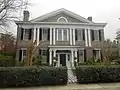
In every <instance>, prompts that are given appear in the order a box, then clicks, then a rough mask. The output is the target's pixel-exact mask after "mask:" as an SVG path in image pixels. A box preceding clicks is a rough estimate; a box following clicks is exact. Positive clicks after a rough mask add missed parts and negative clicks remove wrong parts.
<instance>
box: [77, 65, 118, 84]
mask: <svg viewBox="0 0 120 90" xmlns="http://www.w3.org/2000/svg"><path fill="white" fill-rule="evenodd" d="M75 72H76V76H77V80H78V83H96V82H118V81H120V66H109V67H103V66H82V67H76V70H75Z"/></svg>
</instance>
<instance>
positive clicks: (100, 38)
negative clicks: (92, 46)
mask: <svg viewBox="0 0 120 90" xmlns="http://www.w3.org/2000/svg"><path fill="white" fill-rule="evenodd" d="M99 40H100V41H101V40H102V36H101V30H99Z"/></svg>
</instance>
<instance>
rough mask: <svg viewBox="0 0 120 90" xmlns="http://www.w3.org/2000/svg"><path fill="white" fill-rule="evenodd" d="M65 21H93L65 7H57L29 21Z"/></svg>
mask: <svg viewBox="0 0 120 90" xmlns="http://www.w3.org/2000/svg"><path fill="white" fill-rule="evenodd" d="M64 21H65V22H66V23H93V22H92V21H89V20H88V19H86V18H84V17H81V16H79V15H77V14H75V13H73V12H71V11H68V10H66V9H63V8H62V9H59V10H56V11H53V12H50V13H48V14H45V15H43V16H40V17H37V18H35V19H32V20H31V22H64Z"/></svg>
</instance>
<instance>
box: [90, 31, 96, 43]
mask: <svg viewBox="0 0 120 90" xmlns="http://www.w3.org/2000/svg"><path fill="white" fill-rule="evenodd" d="M91 40H92V41H94V40H95V36H94V30H91Z"/></svg>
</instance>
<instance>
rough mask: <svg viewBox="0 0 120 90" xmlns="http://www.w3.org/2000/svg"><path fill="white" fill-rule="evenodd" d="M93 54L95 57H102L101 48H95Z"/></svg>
mask: <svg viewBox="0 0 120 90" xmlns="http://www.w3.org/2000/svg"><path fill="white" fill-rule="evenodd" d="M93 55H94V57H95V59H100V50H93Z"/></svg>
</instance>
